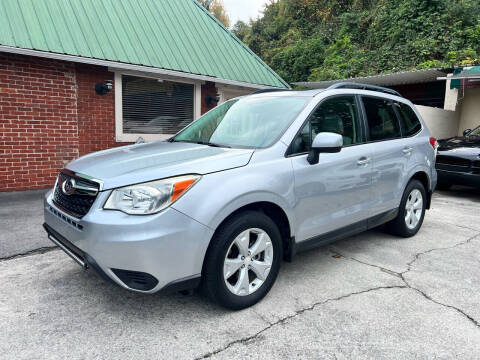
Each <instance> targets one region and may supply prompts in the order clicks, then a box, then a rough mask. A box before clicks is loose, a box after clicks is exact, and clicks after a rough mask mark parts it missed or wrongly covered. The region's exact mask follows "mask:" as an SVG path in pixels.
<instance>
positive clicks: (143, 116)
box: [0, 0, 288, 191]
mask: <svg viewBox="0 0 480 360" xmlns="http://www.w3.org/2000/svg"><path fill="white" fill-rule="evenodd" d="M26 4H27V3H26V2H24V1H21V0H10V1H8V3H6V5H7V6H3V7H1V6H0V19H1V21H0V191H13V190H27V189H40V188H46V187H50V186H52V184H53V182H54V180H55V177H56V174H57V173H58V171H59V170H60V169H61V168H62V167H63V166H64V165H65V164H67V163H68V162H70V161H71V160H73V159H75V158H77V157H78V156H81V155H84V154H87V153H90V152H93V151H98V150H103V149H106V148H110V147H115V146H120V145H124V144H127V143H131V142H134V141H136V140H137V139H138V138H140V137H141V138H142V139H144V140H145V141H155V140H164V139H166V138H168V137H169V136H171V135H172V134H174V133H176V132H177V131H178V130H180V129H181V128H182V127H184V126H186V125H187V124H188V123H190V122H191V121H193V120H194V119H196V118H197V117H199V116H200V115H201V114H203V113H205V112H206V111H208V110H209V109H211V108H212V107H214V106H216V104H217V103H218V102H222V101H225V100H226V99H228V98H231V97H235V96H238V95H242V94H246V93H250V92H252V91H255V90H258V89H263V88H269V87H276V88H285V87H288V85H287V84H286V83H285V82H284V81H283V80H282V79H281V78H280V77H279V76H278V75H277V74H275V73H274V72H273V71H272V70H271V69H270V68H269V67H268V66H267V65H265V64H264V63H263V62H262V61H261V60H260V59H259V58H258V57H257V56H256V55H255V54H253V53H252V52H251V51H250V50H249V49H248V48H247V47H246V46H245V45H244V44H243V43H241V42H240V41H239V40H238V39H237V38H236V37H234V36H233V35H232V34H231V33H230V32H229V31H228V30H227V29H225V28H224V27H223V26H222V25H221V24H220V23H219V22H218V21H217V20H216V19H214V18H213V17H212V16H210V14H209V13H208V12H207V11H205V10H204V9H203V7H201V6H200V5H199V4H198V3H197V2H196V1H195V0H182V1H174V2H172V1H169V0H134V1H131V0H117V1H115V2H112V1H104V0H101V1H98V0H97V1H95V0H72V1H70V2H66V1H63V0H39V1H35V2H30V3H28V5H26ZM147 14H148V16H147Z"/></svg>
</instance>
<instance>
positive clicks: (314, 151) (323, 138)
mask: <svg viewBox="0 0 480 360" xmlns="http://www.w3.org/2000/svg"><path fill="white" fill-rule="evenodd" d="M342 146H343V137H342V135H340V134H335V133H331V132H322V133H319V134H318V135H317V136H315V139H313V143H312V147H311V149H310V153H309V154H308V157H307V161H308V162H309V163H310V165H314V164H318V161H319V155H320V153H337V152H340V150H342Z"/></svg>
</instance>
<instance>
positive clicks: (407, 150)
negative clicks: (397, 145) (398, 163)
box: [402, 147, 413, 155]
mask: <svg viewBox="0 0 480 360" xmlns="http://www.w3.org/2000/svg"><path fill="white" fill-rule="evenodd" d="M402 151H403V153H404V154H405V155H409V154H410V153H411V152H412V151H413V148H411V147H406V148H404V149H403V150H402Z"/></svg>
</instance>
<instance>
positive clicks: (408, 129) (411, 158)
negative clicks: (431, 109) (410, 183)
mask: <svg viewBox="0 0 480 360" xmlns="http://www.w3.org/2000/svg"><path fill="white" fill-rule="evenodd" d="M394 107H395V110H396V111H397V115H398V117H399V119H400V127H401V129H402V136H403V141H404V148H403V153H404V155H405V156H406V157H407V160H408V162H407V168H408V170H407V171H408V174H410V173H411V172H412V171H413V168H414V167H415V166H416V165H418V164H422V163H425V160H424V159H422V155H423V156H424V153H425V151H424V149H423V148H424V147H425V143H426V141H425V138H422V137H421V136H417V135H419V134H420V132H421V131H422V124H421V123H420V120H419V119H418V116H417V114H416V113H415V111H414V110H413V109H412V108H411V107H410V105H408V104H405V103H402V102H396V101H395V102H394ZM426 190H427V191H428V189H426Z"/></svg>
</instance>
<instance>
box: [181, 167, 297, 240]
mask: <svg viewBox="0 0 480 360" xmlns="http://www.w3.org/2000/svg"><path fill="white" fill-rule="evenodd" d="M256 202H269V203H273V204H275V205H277V206H279V207H280V208H282V210H283V211H284V212H285V214H286V216H287V218H288V221H289V223H290V229H291V231H292V236H293V235H294V231H295V229H296V219H295V216H294V212H293V208H294V205H295V195H294V179H293V170H292V166H291V162H290V159H286V158H283V159H279V160H277V161H273V162H270V163H268V164H261V165H258V164H257V165H249V166H247V167H242V168H238V169H231V170H227V171H222V172H217V173H213V174H208V175H205V176H203V178H202V179H201V180H200V181H199V182H198V183H197V184H196V185H195V186H194V187H193V188H192V189H191V190H189V191H188V192H187V193H186V194H185V196H183V197H181V198H180V199H179V200H178V201H177V202H176V203H175V204H173V207H174V208H175V209H176V210H178V211H180V212H182V213H184V214H186V215H188V216H190V217H192V218H193V219H195V220H196V221H198V222H200V223H202V224H204V225H206V226H208V227H209V228H211V229H212V230H216V229H217V227H218V226H219V225H220V224H221V223H222V221H223V220H225V219H226V218H227V217H228V216H229V215H230V214H232V213H233V212H234V211H236V210H238V209H240V208H241V207H243V206H246V205H249V204H252V203H256Z"/></svg>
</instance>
